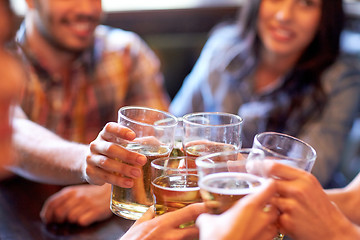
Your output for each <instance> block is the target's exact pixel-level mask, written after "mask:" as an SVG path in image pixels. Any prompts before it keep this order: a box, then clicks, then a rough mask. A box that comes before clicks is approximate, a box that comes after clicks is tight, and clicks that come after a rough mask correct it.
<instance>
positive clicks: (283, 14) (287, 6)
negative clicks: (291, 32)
mask: <svg viewBox="0 0 360 240" xmlns="http://www.w3.org/2000/svg"><path fill="white" fill-rule="evenodd" d="M293 10H294V4H292V1H284V3H283V4H282V5H281V6H279V9H278V10H277V12H276V15H275V16H276V19H277V20H279V21H282V22H288V21H290V20H291V18H292V16H293V14H294V11H293Z"/></svg>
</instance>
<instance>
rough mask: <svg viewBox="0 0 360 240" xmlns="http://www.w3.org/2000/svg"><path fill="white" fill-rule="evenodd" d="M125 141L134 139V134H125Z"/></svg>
mask: <svg viewBox="0 0 360 240" xmlns="http://www.w3.org/2000/svg"><path fill="white" fill-rule="evenodd" d="M125 137H126V139H128V140H132V139H134V138H135V137H136V135H135V133H134V132H127V133H126V135H125Z"/></svg>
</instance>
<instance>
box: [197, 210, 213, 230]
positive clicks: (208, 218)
mask: <svg viewBox="0 0 360 240" xmlns="http://www.w3.org/2000/svg"><path fill="white" fill-rule="evenodd" d="M213 217H214V216H213V215H211V214H209V213H203V214H200V215H199V216H198V217H197V219H196V222H195V225H196V226H198V227H201V225H203V223H208V222H211V219H212V218H213Z"/></svg>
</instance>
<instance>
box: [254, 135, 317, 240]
mask: <svg viewBox="0 0 360 240" xmlns="http://www.w3.org/2000/svg"><path fill="white" fill-rule="evenodd" d="M253 148H254V149H260V150H262V151H264V153H265V158H266V159H267V160H274V161H277V162H280V163H282V164H286V165H290V166H293V167H296V168H300V169H303V170H305V171H307V172H311V169H312V167H313V166H314V163H315V160H316V151H315V149H314V148H313V147H312V146H310V145H309V144H308V143H306V142H304V141H302V140H300V139H298V138H295V137H292V136H290V135H286V134H282V133H276V132H263V133H259V134H257V135H256V136H255V137H254V142H253ZM283 237H284V235H283V234H281V233H279V235H278V236H277V237H276V238H274V240H281V239H283Z"/></svg>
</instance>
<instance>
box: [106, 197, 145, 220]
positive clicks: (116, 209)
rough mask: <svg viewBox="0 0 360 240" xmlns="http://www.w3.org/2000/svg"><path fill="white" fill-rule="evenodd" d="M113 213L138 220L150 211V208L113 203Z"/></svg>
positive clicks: (111, 206) (132, 204)
mask: <svg viewBox="0 0 360 240" xmlns="http://www.w3.org/2000/svg"><path fill="white" fill-rule="evenodd" d="M110 209H111V211H112V212H113V213H114V214H115V215H117V216H119V217H123V218H126V219H130V220H138V219H139V218H140V217H141V216H142V215H143V214H144V213H145V212H146V211H147V210H148V209H149V207H148V206H145V205H141V204H134V203H117V204H116V203H114V202H113V201H112V202H111V205H110Z"/></svg>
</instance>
